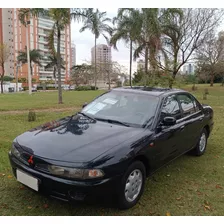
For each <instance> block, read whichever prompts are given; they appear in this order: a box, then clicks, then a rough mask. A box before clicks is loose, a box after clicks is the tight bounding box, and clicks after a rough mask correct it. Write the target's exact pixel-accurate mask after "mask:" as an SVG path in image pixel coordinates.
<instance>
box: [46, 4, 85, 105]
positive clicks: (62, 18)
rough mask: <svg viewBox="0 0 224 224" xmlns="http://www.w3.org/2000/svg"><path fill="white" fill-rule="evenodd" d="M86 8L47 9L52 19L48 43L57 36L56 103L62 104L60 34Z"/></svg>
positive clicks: (83, 14) (82, 13) (82, 15)
mask: <svg viewBox="0 0 224 224" xmlns="http://www.w3.org/2000/svg"><path fill="white" fill-rule="evenodd" d="M85 11H86V10H83V9H78V8H76V9H72V12H70V9H66V8H51V9H49V16H50V17H51V19H52V20H53V21H54V24H53V27H52V30H51V32H50V35H49V39H50V42H51V43H50V44H51V45H54V38H55V36H56V38H57V51H55V55H56V57H57V72H58V103H59V104H62V103H63V101H62V89H61V68H62V58H61V34H62V32H63V31H64V30H65V28H66V27H67V26H68V25H69V24H70V22H71V19H74V20H77V21H79V20H81V19H83V17H85V16H86V14H85Z"/></svg>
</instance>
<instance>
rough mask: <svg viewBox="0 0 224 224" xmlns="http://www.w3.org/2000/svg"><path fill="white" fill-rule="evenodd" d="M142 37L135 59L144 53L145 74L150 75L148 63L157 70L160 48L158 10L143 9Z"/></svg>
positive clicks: (139, 38)
mask: <svg viewBox="0 0 224 224" xmlns="http://www.w3.org/2000/svg"><path fill="white" fill-rule="evenodd" d="M140 13H141V22H142V24H141V35H140V36H139V37H138V47H137V48H136V49H135V52H134V59H136V58H138V57H139V56H140V54H142V53H143V52H144V55H145V73H146V74H148V67H149V66H148V62H150V65H151V66H152V68H153V69H155V58H156V55H157V52H158V50H159V48H160V37H161V29H160V23H159V9H158V8H142V9H141V11H140Z"/></svg>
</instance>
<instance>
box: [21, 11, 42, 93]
mask: <svg viewBox="0 0 224 224" xmlns="http://www.w3.org/2000/svg"><path fill="white" fill-rule="evenodd" d="M45 11H46V10H44V9H43V8H21V9H19V14H18V18H19V20H20V22H21V23H22V24H23V25H24V26H25V27H26V45H27V58H28V60H27V61H28V83H29V94H32V89H31V87H32V80H31V70H30V68H31V65H30V55H29V51H30V49H29V41H28V25H29V24H30V18H31V17H37V16H38V15H39V14H44V13H45Z"/></svg>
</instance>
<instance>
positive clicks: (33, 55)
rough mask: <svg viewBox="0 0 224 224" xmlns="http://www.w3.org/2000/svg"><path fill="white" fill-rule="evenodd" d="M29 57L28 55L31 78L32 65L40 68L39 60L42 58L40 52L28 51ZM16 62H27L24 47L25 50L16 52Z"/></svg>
mask: <svg viewBox="0 0 224 224" xmlns="http://www.w3.org/2000/svg"><path fill="white" fill-rule="evenodd" d="M29 55H30V63H29V64H30V72H31V76H32V75H33V68H32V63H34V64H36V65H38V66H40V67H41V66H42V65H41V60H43V56H42V54H41V51H40V50H36V49H33V50H30V51H29ZM17 61H18V62H21V63H22V64H26V63H28V62H27V49H26V47H25V49H24V50H23V51H19V52H18V56H17Z"/></svg>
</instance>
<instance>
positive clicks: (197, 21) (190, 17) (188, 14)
mask: <svg viewBox="0 0 224 224" xmlns="http://www.w3.org/2000/svg"><path fill="white" fill-rule="evenodd" d="M169 10H171V9H169ZM222 17H223V10H219V9H215V8H212V9H207V8H195V9H192V8H186V9H182V15H181V14H179V15H177V14H175V13H169V14H165V16H164V17H163V18H162V19H161V26H162V33H163V38H162V40H163V41H162V51H161V54H162V56H163V58H165V59H169V62H171V63H170V66H169V67H168V68H167V66H164V63H162V62H161V61H159V60H157V63H158V64H157V65H158V66H159V68H160V69H162V70H164V71H166V72H169V73H170V74H171V76H172V79H171V81H170V84H169V86H170V87H172V84H173V80H174V79H175V77H176V75H177V73H178V72H179V70H180V68H181V67H182V66H183V65H184V64H185V63H186V62H187V61H188V60H189V59H190V58H191V56H192V55H193V53H194V52H195V50H196V49H199V48H200V47H201V46H202V44H203V43H204V42H205V41H206V40H207V39H208V37H209V36H211V34H212V33H214V32H215V30H216V28H217V26H218V25H219V23H220V21H221V18H222Z"/></svg>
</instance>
